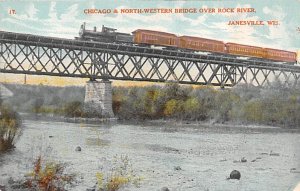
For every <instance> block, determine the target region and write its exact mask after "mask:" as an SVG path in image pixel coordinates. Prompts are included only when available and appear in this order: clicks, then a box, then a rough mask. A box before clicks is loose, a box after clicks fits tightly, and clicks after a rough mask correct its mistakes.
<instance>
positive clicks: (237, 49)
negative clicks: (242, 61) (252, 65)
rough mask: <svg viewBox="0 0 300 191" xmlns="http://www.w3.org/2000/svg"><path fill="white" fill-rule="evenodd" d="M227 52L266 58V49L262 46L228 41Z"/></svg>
mask: <svg viewBox="0 0 300 191" xmlns="http://www.w3.org/2000/svg"><path fill="white" fill-rule="evenodd" d="M226 52H227V53H229V54H234V55H241V56H252V57H257V58H265V55H266V51H265V50H264V49H263V48H261V47H257V46H248V45H243V44H236V43H226Z"/></svg>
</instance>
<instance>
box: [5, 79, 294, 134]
mask: <svg viewBox="0 0 300 191" xmlns="http://www.w3.org/2000/svg"><path fill="white" fill-rule="evenodd" d="M7 87H8V88H9V89H10V90H12V91H13V92H14V95H15V96H14V97H13V98H10V99H9V100H5V102H6V103H10V105H15V109H16V110H18V111H20V112H34V113H44V114H53V113H55V114H57V115H63V116H67V117H86V116H87V114H85V113H84V112H83V100H84V93H85V92H84V87H75V86H74V87H49V86H42V85H40V86H30V85H26V86H23V85H7ZM113 110H114V113H115V114H116V116H117V117H118V118H119V119H121V120H149V119H150V120H151V119H175V120H192V121H209V122H216V123H225V122H237V123H255V124H264V125H276V126H282V127H287V128H294V127H298V128H299V127H300V115H299V112H300V86H298V87H295V88H293V89H288V88H283V87H282V86H280V84H276V83H274V84H273V86H271V87H268V88H259V87H253V86H246V85H244V86H236V87H234V88H228V89H224V90H222V89H218V88H213V87H207V86H205V87H204V86H199V87H195V88H192V87H191V86H181V85H178V84H176V83H168V84H165V85H163V86H147V87H114V88H113Z"/></svg>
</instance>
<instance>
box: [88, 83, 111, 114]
mask: <svg viewBox="0 0 300 191" xmlns="http://www.w3.org/2000/svg"><path fill="white" fill-rule="evenodd" d="M84 111H85V113H86V114H87V115H88V116H90V117H114V112H113V110H112V88H111V82H110V81H108V80H102V81H95V80H94V81H88V82H87V83H86V86H85V98H84Z"/></svg>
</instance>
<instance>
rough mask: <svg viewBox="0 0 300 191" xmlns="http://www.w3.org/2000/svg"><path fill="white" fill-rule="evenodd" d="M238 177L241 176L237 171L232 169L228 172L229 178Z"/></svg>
mask: <svg viewBox="0 0 300 191" xmlns="http://www.w3.org/2000/svg"><path fill="white" fill-rule="evenodd" d="M240 178H241V173H240V172H239V171H237V170H233V171H232V172H231V173H230V176H229V179H237V180H239V179H240Z"/></svg>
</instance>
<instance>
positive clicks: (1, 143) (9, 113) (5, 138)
mask: <svg viewBox="0 0 300 191" xmlns="http://www.w3.org/2000/svg"><path fill="white" fill-rule="evenodd" d="M20 134H21V120H20V118H19V116H18V114H17V113H16V112H14V111H13V110H11V109H9V108H8V107H6V106H3V105H0V152H1V151H6V150H9V149H11V148H14V144H15V141H16V139H17V138H18V137H19V136H20Z"/></svg>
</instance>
